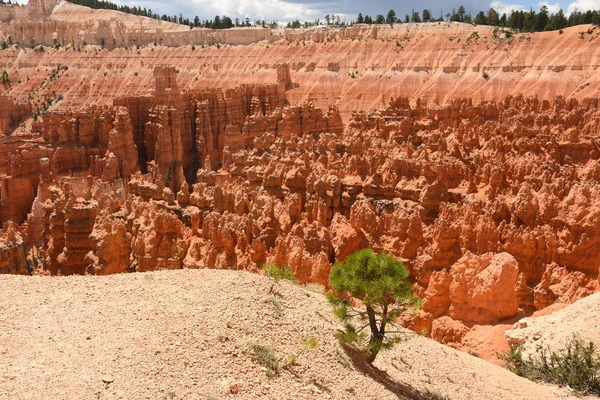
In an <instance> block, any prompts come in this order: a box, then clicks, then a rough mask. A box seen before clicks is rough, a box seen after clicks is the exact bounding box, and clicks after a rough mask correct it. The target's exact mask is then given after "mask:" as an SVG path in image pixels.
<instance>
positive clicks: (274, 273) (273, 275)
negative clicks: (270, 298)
mask: <svg viewBox="0 0 600 400" xmlns="http://www.w3.org/2000/svg"><path fill="white" fill-rule="evenodd" d="M262 269H263V271H265V274H266V275H267V276H268V277H269V278H270V279H271V288H270V289H269V293H273V288H274V286H275V283H278V282H279V281H281V280H283V279H285V280H288V281H290V282H292V283H296V284H297V283H298V278H296V275H294V273H293V272H292V269H291V268H290V266H289V265H282V266H280V267H278V266H277V265H275V264H265V265H264V266H263V268H262Z"/></svg>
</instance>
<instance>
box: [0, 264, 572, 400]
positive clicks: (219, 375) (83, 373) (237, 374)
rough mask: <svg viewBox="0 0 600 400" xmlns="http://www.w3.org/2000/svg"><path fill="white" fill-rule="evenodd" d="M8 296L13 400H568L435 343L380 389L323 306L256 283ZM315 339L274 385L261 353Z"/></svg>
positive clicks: (147, 280) (1, 389)
mask: <svg viewBox="0 0 600 400" xmlns="http://www.w3.org/2000/svg"><path fill="white" fill-rule="evenodd" d="M0 286H1V287H2V288H3V296H1V298H0V309H2V310H3V312H2V313H1V314H0V326H2V329H1V330H0V398H1V399H50V398H69V399H93V398H97V399H118V398H127V399H131V398H138V399H141V398H148V399H163V398H165V399H171V398H177V399H182V398H185V399H208V398H213V399H221V398H243V399H251V398H272V399H285V398H293V399H315V398H319V399H320V398H323V399H325V398H334V399H346V398H348V399H349V398H356V399H391V398H397V396H396V395H395V394H393V393H392V392H391V391H390V390H395V389H397V388H399V387H402V385H405V384H411V385H414V386H415V387H417V388H419V389H421V390H427V389H428V390H430V391H431V392H434V393H437V394H440V395H447V396H449V397H450V398H452V399H471V398H473V399H474V398H490V399H542V398H545V399H548V398H566V397H567V392H566V391H565V390H562V389H557V388H554V387H543V386H539V385H537V384H534V383H531V382H528V381H526V380H524V379H521V378H518V377H516V376H514V375H512V374H510V373H509V372H507V371H505V370H503V369H501V368H499V367H496V366H493V365H491V364H489V363H487V362H485V361H482V360H480V359H477V358H475V357H472V356H469V355H467V354H463V353H460V352H457V351H454V350H452V349H450V348H447V347H444V346H441V345H439V344H437V343H435V342H433V341H431V340H428V339H425V338H415V339H411V340H409V341H407V342H405V343H403V344H402V345H401V346H400V347H398V348H397V349H396V350H394V351H392V352H389V353H386V354H384V355H383V356H382V357H381V359H380V360H378V361H377V367H379V368H380V369H384V370H387V374H389V375H386V374H383V373H382V374H379V375H378V380H379V381H380V382H382V384H380V383H377V382H376V381H375V380H373V379H372V378H371V377H369V376H366V375H364V374H362V373H360V372H359V371H357V369H356V368H355V367H354V366H352V365H351V364H350V363H349V361H348V357H347V355H345V353H344V352H343V350H342V349H341V348H340V347H339V345H338V344H337V342H336V340H335V339H334V338H333V332H334V330H335V329H336V328H337V327H338V325H337V323H335V322H334V321H333V320H332V319H331V314H330V310H329V307H328V305H327V304H326V301H325V300H324V298H323V296H322V295H320V294H317V293H314V292H311V291H308V290H306V289H304V288H299V287H295V286H293V285H289V284H286V283H284V284H282V285H281V287H280V293H281V297H280V298H278V300H277V302H278V304H279V307H280V308H281V311H280V312H279V311H278V310H277V307H276V306H274V305H273V304H272V303H271V302H269V295H268V294H267V291H268V288H269V282H268V281H267V279H265V278H264V277H261V276H259V275H253V274H249V273H243V272H232V271H211V270H194V271H192V270H186V271H160V272H154V273H147V274H128V275H113V276H109V277H102V278H100V277H89V276H88V277H84V276H78V277H68V278H45V277H34V278H27V277H15V276H1V277H0ZM307 337H315V338H317V339H318V341H319V347H318V348H317V349H316V350H314V351H312V352H311V353H309V354H308V355H307V356H305V357H301V358H300V359H299V365H298V366H296V367H294V368H293V374H292V373H290V372H287V371H283V372H282V374H281V376H279V377H274V378H268V377H267V376H266V375H265V373H264V372H263V371H261V369H260V366H259V365H258V364H257V363H256V361H255V360H254V359H253V356H252V351H251V350H250V348H249V345H250V343H260V344H265V345H268V346H271V347H272V348H273V350H274V351H275V353H276V354H277V355H279V356H284V355H289V354H292V353H293V352H296V351H298V350H299V349H300V345H299V342H300V341H301V340H302V339H303V338H307ZM103 380H104V381H107V382H110V383H105V382H103ZM111 381H112V382H111ZM236 391H237V392H238V393H237V394H233V393H231V392H236Z"/></svg>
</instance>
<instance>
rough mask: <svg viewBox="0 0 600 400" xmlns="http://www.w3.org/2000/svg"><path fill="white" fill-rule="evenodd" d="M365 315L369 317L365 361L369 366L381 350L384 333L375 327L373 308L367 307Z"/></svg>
mask: <svg viewBox="0 0 600 400" xmlns="http://www.w3.org/2000/svg"><path fill="white" fill-rule="evenodd" d="M367 315H368V317H369V328H370V329H371V339H370V340H369V346H368V350H367V352H366V360H367V362H368V363H369V364H373V362H374V361H375V357H377V354H379V350H381V344H382V343H383V338H384V335H385V331H383V329H379V327H378V326H377V320H376V318H375V310H374V309H373V307H370V306H367ZM382 331H383V332H382Z"/></svg>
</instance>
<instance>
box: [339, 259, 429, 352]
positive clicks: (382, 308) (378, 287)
mask: <svg viewBox="0 0 600 400" xmlns="http://www.w3.org/2000/svg"><path fill="white" fill-rule="evenodd" d="M408 275H409V272H408V270H407V269H406V267H405V266H404V265H403V264H402V263H401V262H399V261H397V260H396V259H395V258H394V257H393V256H391V255H390V254H387V253H380V254H375V253H373V251H372V250H370V249H364V250H359V251H357V252H355V253H352V254H351V255H349V256H348V258H347V259H346V261H344V262H337V263H336V264H335V265H334V266H333V268H332V270H331V274H330V275H329V283H330V285H331V288H332V289H333V292H334V294H331V293H330V294H329V295H328V300H329V301H330V303H331V304H332V305H333V307H334V309H333V312H334V314H335V315H336V316H337V317H338V318H339V319H340V320H342V321H343V322H345V324H346V330H345V331H344V332H343V333H341V334H340V335H339V336H338V337H339V339H340V340H341V341H342V342H344V343H346V344H350V343H352V344H357V343H361V342H363V341H365V340H366V335H365V333H364V332H363V330H364V329H365V328H367V327H368V328H369V329H370V331H371V335H370V338H369V340H368V344H367V345H366V346H365V347H364V348H363V349H362V351H363V353H364V354H365V357H366V360H367V361H368V362H369V363H373V361H375V357H377V354H378V353H379V351H381V350H382V349H386V348H390V347H391V346H393V345H394V344H395V343H397V342H398V341H399V340H400V339H401V338H402V336H401V334H402V331H401V330H400V328H399V327H398V326H397V325H396V324H395V321H396V320H397V319H398V317H400V315H401V314H402V313H403V312H405V311H407V310H408V309H409V308H412V307H418V306H419V304H420V299H419V298H418V297H416V296H414V295H413V292H412V285H411V284H410V282H408V281H407V278H408ZM351 298H356V299H358V300H360V301H361V302H362V303H363V304H364V306H365V309H364V310H363V309H358V308H355V307H352V306H351ZM358 321H360V323H361V325H362V326H361V327H359V328H358V329H357V328H356V327H355V325H354V323H355V322H358ZM390 327H391V329H390Z"/></svg>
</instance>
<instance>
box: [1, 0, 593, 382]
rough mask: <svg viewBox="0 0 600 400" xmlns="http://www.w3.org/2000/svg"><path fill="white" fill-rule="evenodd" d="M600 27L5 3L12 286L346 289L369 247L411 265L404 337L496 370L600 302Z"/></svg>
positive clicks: (4, 147) (6, 266) (6, 210)
mask: <svg viewBox="0 0 600 400" xmlns="http://www.w3.org/2000/svg"><path fill="white" fill-rule="evenodd" d="M599 36H600V30H599V28H598V27H597V26H594V25H584V26H577V27H571V28H565V29H564V30H561V31H560V33H559V32H557V31H551V32H535V33H529V32H517V31H512V30H506V29H500V28H494V27H492V26H486V25H473V24H466V23H461V22H449V21H439V22H429V23H406V24H393V23H392V24H384V25H368V24H354V25H352V26H346V27H337V28H333V27H324V26H314V27H308V28H306V29H288V28H281V27H276V28H274V29H270V28H264V27H260V26H259V27H239V28H233V29H224V30H221V29H210V28H193V29H190V27H188V26H184V25H181V24H174V23H171V22H168V21H162V20H156V19H152V18H146V17H141V16H136V15H131V14H125V13H122V12H118V11H114V10H101V9H97V10H91V9H88V8H86V7H83V6H80V5H75V4H71V3H69V2H67V1H64V0H61V1H58V0H31V1H30V2H29V4H28V5H26V6H20V5H6V4H4V5H0V41H3V46H2V50H0V65H1V68H0V70H3V72H4V74H3V75H2V82H1V83H0V86H1V88H2V93H1V94H0V227H1V229H0V273H3V274H34V275H50V276H56V275H63V276H64V275H110V274H117V273H124V272H147V271H158V270H175V269H198V268H208V269H227V270H244V271H251V272H258V271H261V269H262V268H263V266H264V265H265V264H275V265H288V266H290V268H291V272H292V273H293V274H294V275H295V276H296V277H297V278H298V280H299V281H300V282H301V283H303V284H319V285H322V286H324V287H325V288H326V289H329V287H328V283H329V274H330V271H331V268H332V265H333V264H334V263H336V262H338V261H343V260H345V259H346V257H347V256H348V255H350V254H352V253H354V252H355V251H357V250H360V249H364V248H370V249H373V250H374V251H375V252H378V253H380V252H387V253H389V254H391V255H393V256H394V257H395V258H396V259H398V260H402V261H403V262H404V264H405V265H406V266H407V267H408V269H409V270H410V273H411V275H410V283H411V284H412V287H413V291H414V293H415V294H416V295H417V296H419V297H420V298H422V299H423V304H422V307H421V308H420V309H419V310H418V311H416V312H414V313H411V314H410V315H404V316H403V317H402V321H403V323H404V324H405V325H406V326H407V327H410V328H411V329H413V330H414V331H421V330H423V329H425V330H426V332H427V334H428V335H429V336H430V337H432V338H434V339H435V340H437V341H439V342H442V343H444V344H448V345H450V346H453V347H456V348H459V349H463V350H471V351H475V350H476V351H481V352H482V353H481V355H482V356H484V357H487V358H493V356H492V353H493V352H494V351H495V350H505V349H507V348H508V344H507V342H506V341H504V340H503V333H502V332H503V330H504V328H506V329H508V328H509V327H510V326H511V325H512V324H513V323H514V322H516V321H518V320H519V319H521V318H524V317H531V316H535V315H537V314H538V313H549V312H551V311H552V310H554V309H556V308H560V307H563V306H565V305H567V304H571V303H574V302H576V301H578V300H581V299H583V298H585V297H587V296H589V295H592V294H593V293H595V292H597V291H599V289H600V224H599V221H600V207H599V206H598V202H597V201H596V199H597V198H598V197H599V196H600V189H599V188H600V186H599V185H598V183H599V182H600V100H599V99H600V74H598V73H597V70H598V68H599V67H600V61H599V60H600V46H598V43H599V42H598V40H600V39H599ZM565 54H570V56H569V57H565ZM149 276H154V275H149ZM90 279H92V277H90ZM136 279H138V281H139V278H136ZM152 279H153V278H152ZM228 326H229V325H228ZM515 329H516V328H515ZM517 333H518V331H517ZM0 354H3V353H2V347H0ZM107 385H108V384H107ZM323 390H325V389H323ZM0 393H2V392H0Z"/></svg>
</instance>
